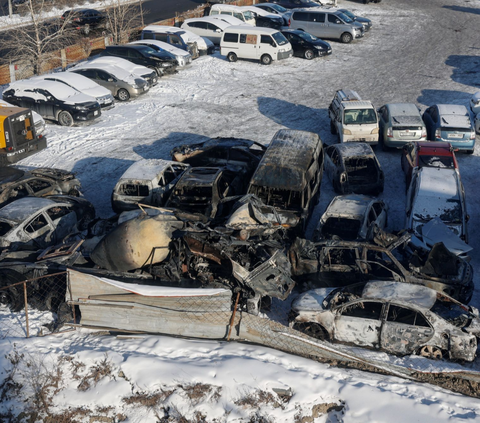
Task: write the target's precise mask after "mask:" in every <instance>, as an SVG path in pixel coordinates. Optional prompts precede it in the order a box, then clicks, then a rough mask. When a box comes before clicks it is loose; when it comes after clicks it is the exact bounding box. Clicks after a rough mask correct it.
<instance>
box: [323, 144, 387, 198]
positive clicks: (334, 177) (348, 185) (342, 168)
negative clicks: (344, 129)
mask: <svg viewBox="0 0 480 423" xmlns="http://www.w3.org/2000/svg"><path fill="white" fill-rule="evenodd" d="M325 171H326V172H327V174H328V176H329V178H330V180H331V181H332V184H333V188H334V189H335V192H336V193H337V194H349V193H356V194H373V195H377V194H380V193H381V192H383V185H384V182H385V178H384V174H383V170H382V169H381V167H380V163H379V162H378V159H377V157H376V156H375V153H374V152H373V150H372V147H370V145H368V144H365V143H345V144H334V145H331V146H329V147H327V148H326V149H325Z"/></svg>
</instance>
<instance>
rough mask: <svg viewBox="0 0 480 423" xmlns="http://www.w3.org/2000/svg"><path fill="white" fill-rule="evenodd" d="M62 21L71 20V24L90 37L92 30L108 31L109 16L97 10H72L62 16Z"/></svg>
mask: <svg viewBox="0 0 480 423" xmlns="http://www.w3.org/2000/svg"><path fill="white" fill-rule="evenodd" d="M61 19H62V20H65V19H70V20H71V24H72V25H73V26H74V27H75V28H76V29H78V30H80V31H82V32H83V33H84V34H85V35H88V34H89V33H90V31H91V30H92V29H108V27H109V22H108V19H107V15H106V14H105V13H104V12H100V11H98V10H95V9H70V10H67V11H66V12H65V13H64V14H63V15H62V16H61Z"/></svg>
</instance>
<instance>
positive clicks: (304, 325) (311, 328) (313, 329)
mask: <svg viewBox="0 0 480 423" xmlns="http://www.w3.org/2000/svg"><path fill="white" fill-rule="evenodd" d="M293 329H295V330H298V331H299V332H302V333H304V334H305V335H308V336H311V337H312V338H315V339H319V340H320V341H328V340H329V336H328V332H327V331H326V330H325V328H324V327H323V326H322V325H319V324H318V323H313V322H295V323H294V324H293Z"/></svg>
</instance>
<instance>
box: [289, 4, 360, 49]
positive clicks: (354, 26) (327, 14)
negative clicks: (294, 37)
mask: <svg viewBox="0 0 480 423" xmlns="http://www.w3.org/2000/svg"><path fill="white" fill-rule="evenodd" d="M290 28H292V29H300V30H302V31H306V32H309V33H310V34H313V35H315V36H316V37H319V38H329V39H336V40H340V41H341V42H342V43H349V42H351V41H352V40H354V39H355V38H361V37H363V36H364V34H365V32H364V29H363V25H362V24H360V23H358V22H355V21H353V20H352V19H350V18H349V17H348V16H347V15H345V14H344V13H342V12H340V11H338V10H327V9H323V8H321V7H319V8H315V7H312V8H308V9H294V10H293V12H292V14H291V16H290Z"/></svg>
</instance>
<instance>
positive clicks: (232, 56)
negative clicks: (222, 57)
mask: <svg viewBox="0 0 480 423" xmlns="http://www.w3.org/2000/svg"><path fill="white" fill-rule="evenodd" d="M227 59H228V61H229V62H232V63H233V62H236V61H237V59H238V57H237V55H236V54H235V53H234V52H233V51H231V52H230V53H228V55H227Z"/></svg>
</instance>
